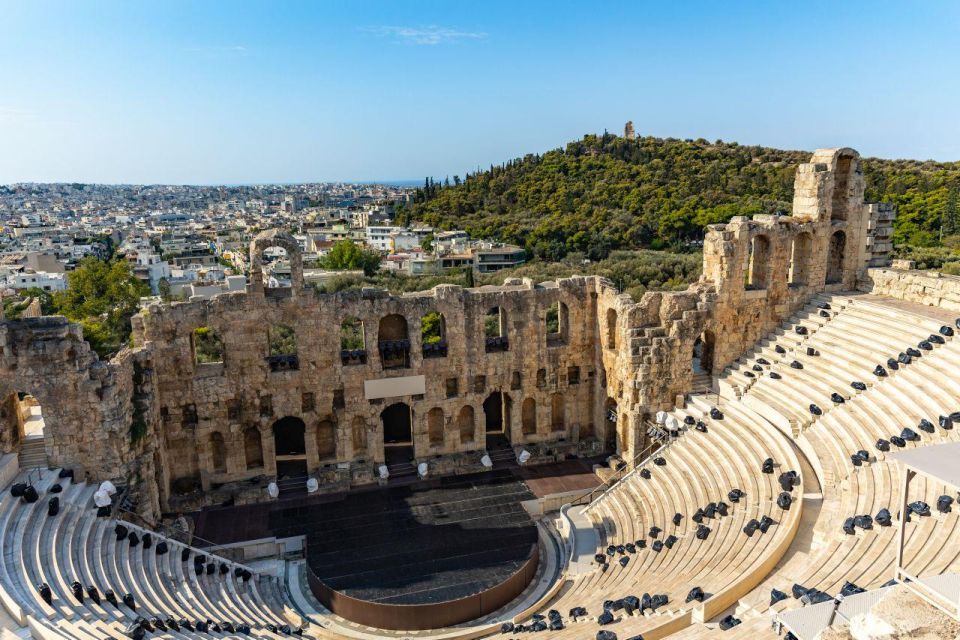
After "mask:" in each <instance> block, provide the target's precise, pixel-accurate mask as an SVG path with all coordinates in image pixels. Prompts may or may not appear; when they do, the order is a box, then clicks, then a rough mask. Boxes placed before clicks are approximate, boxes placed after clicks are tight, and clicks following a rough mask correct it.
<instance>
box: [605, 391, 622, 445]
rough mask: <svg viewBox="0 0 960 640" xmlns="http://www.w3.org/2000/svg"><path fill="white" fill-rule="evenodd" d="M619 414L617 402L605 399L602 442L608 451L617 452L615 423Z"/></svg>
mask: <svg viewBox="0 0 960 640" xmlns="http://www.w3.org/2000/svg"><path fill="white" fill-rule="evenodd" d="M619 417H620V414H619V413H618V411H617V401H616V400H614V399H613V398H607V400H606V402H604V405H603V425H604V434H603V435H604V436H605V437H604V441H605V442H606V448H607V450H608V451H618V450H619V449H618V447H617V439H618V434H617V422H618V421H619Z"/></svg>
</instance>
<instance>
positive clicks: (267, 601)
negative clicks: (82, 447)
mask: <svg viewBox="0 0 960 640" xmlns="http://www.w3.org/2000/svg"><path fill="white" fill-rule="evenodd" d="M58 475H59V474H58V473H57V472H55V471H46V472H44V473H43V475H42V477H41V478H39V479H37V478H36V477H34V478H33V480H34V482H33V486H34V487H35V488H36V489H37V491H38V493H39V495H40V498H39V499H38V500H37V501H36V502H33V503H25V502H24V501H23V500H21V499H19V498H15V497H13V496H11V495H10V492H9V491H7V492H6V493H5V494H4V495H3V497H2V500H0V546H2V550H3V557H2V562H0V600H2V602H3V605H4V607H5V608H6V609H7V611H8V613H9V614H10V616H11V617H12V618H13V619H14V620H15V621H16V622H17V623H19V624H20V625H21V626H22V627H29V628H31V630H32V632H33V633H34V635H35V636H36V635H40V636H41V637H51V638H57V637H64V638H83V639H84V640H87V639H90V638H116V637H120V636H122V635H125V632H126V631H127V629H128V628H129V627H130V625H132V624H135V623H136V622H137V621H138V620H141V619H146V620H150V619H152V618H158V619H160V620H161V621H162V622H164V623H166V622H167V621H168V620H170V619H172V620H174V621H175V622H176V623H177V626H178V627H179V628H174V626H173V625H170V626H167V625H166V624H164V626H165V627H166V628H158V627H154V626H152V625H151V630H148V632H147V634H146V635H147V636H149V637H165V638H197V637H206V638H225V637H256V638H281V637H285V636H288V635H290V633H294V632H299V633H303V630H301V625H302V622H303V620H302V619H301V618H300V616H299V615H298V614H297V613H296V612H295V611H294V610H293V609H292V608H291V607H290V605H289V604H288V600H287V595H286V589H285V586H284V584H283V582H282V580H281V579H279V578H277V577H274V576H268V575H264V574H260V573H256V572H252V571H250V570H249V569H248V568H247V567H244V566H242V565H238V564H236V563H233V562H230V561H228V560H225V559H222V558H218V557H216V556H213V555H210V554H206V553H204V552H202V551H199V550H197V549H193V548H191V547H187V546H185V545H183V544H181V543H178V542H176V541H173V540H171V539H168V538H165V537H163V536H160V535H158V534H156V533H153V532H149V531H147V530H145V529H143V528H141V527H138V526H137V525H134V524H132V523H129V522H125V521H124V522H119V521H117V520H114V519H112V518H98V517H96V509H95V507H94V506H93V501H92V499H93V493H94V491H95V490H96V486H94V485H87V484H85V483H79V484H74V483H73V482H71V481H70V479H69V478H59V477H58ZM25 481H27V477H26V476H21V477H20V478H18V479H17V482H25ZM55 485H57V486H59V488H60V490H59V491H58V492H54V486H55ZM53 497H56V498H57V500H58V501H59V511H58V512H57V513H56V514H55V515H49V513H48V503H49V501H50V499H51V498H53ZM118 524H121V525H122V526H123V527H125V528H126V529H127V530H128V531H129V532H134V533H136V535H137V536H138V537H139V539H140V541H139V543H138V544H136V545H134V544H132V543H131V539H130V536H126V537H124V538H123V539H118V535H117V534H116V527H117V525H118ZM148 533H149V534H150V538H151V541H152V544H150V546H149V547H147V546H146V545H145V544H144V542H143V540H144V537H145V535H146V534H148ZM160 542H164V543H165V544H166V547H167V552H166V553H163V554H158V553H157V550H158V544H159V543H160ZM200 555H203V556H205V558H204V562H205V564H203V565H201V566H202V568H203V570H202V571H201V572H199V573H198V572H197V571H196V570H195V566H196V565H195V560H196V558H197V557H198V556H200ZM206 563H212V568H213V571H212V573H209V572H208V571H207V564H206ZM244 570H246V571H247V572H249V573H244ZM75 582H76V583H79V585H80V587H81V593H80V594H77V593H75V592H74V588H73V587H74V583H75ZM40 585H46V587H47V588H48V589H49V592H46V593H45V592H43V591H42V590H41V589H40ZM94 590H95V591H94ZM108 592H112V595H111V596H110V597H108ZM78 595H79V596H81V597H78ZM97 600H99V602H97ZM182 620H185V621H188V622H189V623H190V624H191V625H194V624H196V623H197V622H205V621H208V620H209V621H212V622H213V623H215V624H216V625H218V626H219V629H218V630H213V629H209V630H208V631H207V632H200V631H197V630H196V628H195V627H194V628H190V629H188V628H186V627H185V626H179V625H180V622H181V621H182ZM224 623H229V625H230V626H232V627H234V630H232V631H231V630H229V627H228V626H227V625H225V624H224ZM241 624H243V625H248V626H249V627H250V632H249V634H246V633H242V634H241V633H239V632H238V631H236V629H235V628H236V627H237V626H238V625H241ZM306 635H307V636H308V637H309V635H310V631H309V629H307V630H306Z"/></svg>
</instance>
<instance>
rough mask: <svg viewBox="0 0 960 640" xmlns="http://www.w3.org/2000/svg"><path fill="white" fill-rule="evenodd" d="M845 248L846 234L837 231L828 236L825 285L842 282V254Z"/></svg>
mask: <svg viewBox="0 0 960 640" xmlns="http://www.w3.org/2000/svg"><path fill="white" fill-rule="evenodd" d="M846 248H847V234H846V233H844V232H843V230H837V231H834V232H833V235H832V236H830V248H829V250H828V251H827V284H837V283H839V282H843V254H844V251H845V250H846Z"/></svg>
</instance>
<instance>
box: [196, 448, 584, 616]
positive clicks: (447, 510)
mask: <svg viewBox="0 0 960 640" xmlns="http://www.w3.org/2000/svg"><path fill="white" fill-rule="evenodd" d="M598 483H599V481H598V480H597V478H596V476H595V475H594V474H593V473H592V472H591V471H590V462H588V461H581V460H571V461H567V462H564V463H559V464H556V465H545V466H540V467H531V468H528V469H527V468H517V467H513V468H504V469H494V470H493V471H488V472H486V473H478V474H471V475H464V476H451V477H445V478H433V479H428V480H425V481H420V482H415V483H412V484H404V485H401V486H395V487H389V486H388V487H385V488H379V487H370V488H364V489H358V490H353V491H351V492H349V493H345V494H335V495H320V496H310V497H307V496H304V497H299V498H293V499H287V500H280V501H278V502H272V503H264V504H258V505H248V506H240V507H227V508H215V509H207V510H204V511H203V512H201V513H199V514H197V515H196V523H197V535H198V536H200V537H203V538H205V539H208V540H212V541H214V542H215V543H221V544H226V543H231V542H238V541H242V540H254V539H258V538H264V537H269V536H276V537H278V538H285V537H290V536H298V535H305V536H306V544H307V561H308V563H309V565H310V567H311V569H312V570H313V572H314V574H315V576H316V577H317V578H319V580H320V581H321V582H323V583H324V584H325V585H326V586H327V587H329V588H331V589H333V590H334V591H338V592H340V593H343V594H344V595H347V596H350V597H352V598H356V599H359V600H364V601H368V602H375V603H381V604H384V605H400V604H403V605H411V604H412V605H423V604H430V603H437V602H445V601H449V600H456V599H459V598H463V597H466V596H469V595H472V594H476V593H479V592H482V591H485V590H487V589H489V588H491V587H493V586H495V585H498V584H501V583H503V582H504V581H505V580H507V579H508V578H510V577H511V576H513V575H514V574H516V573H517V572H518V570H519V569H520V568H521V567H523V565H524V564H525V563H526V562H527V561H528V560H529V559H530V556H531V550H532V547H533V545H534V544H535V543H536V541H537V529H536V525H535V524H534V523H533V521H532V520H531V518H530V517H529V516H528V515H527V512H526V511H525V510H524V509H523V507H522V506H521V505H520V503H521V502H522V501H525V500H531V499H534V498H536V497H542V496H543V495H544V494H545V493H554V492H558V491H570V490H573V489H580V488H590V487H592V486H596V484H598Z"/></svg>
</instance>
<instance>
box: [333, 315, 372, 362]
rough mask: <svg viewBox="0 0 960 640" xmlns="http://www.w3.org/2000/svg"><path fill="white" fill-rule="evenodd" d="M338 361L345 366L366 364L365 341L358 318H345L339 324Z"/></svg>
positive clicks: (361, 323) (360, 321)
mask: <svg viewBox="0 0 960 640" xmlns="http://www.w3.org/2000/svg"><path fill="white" fill-rule="evenodd" d="M340 361H341V362H342V363H343V364H345V365H349V364H366V363H367V340H366V337H365V336H364V335H363V321H362V320H360V318H354V317H350V318H346V319H345V320H344V321H343V322H341V323H340Z"/></svg>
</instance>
